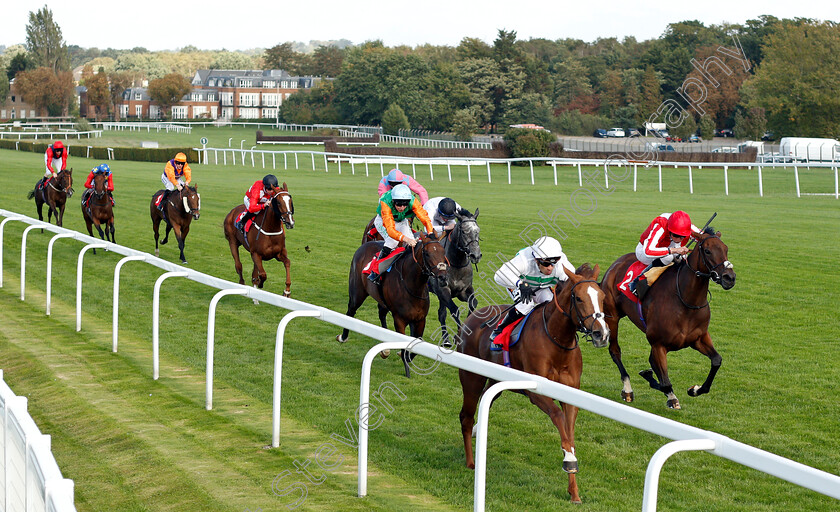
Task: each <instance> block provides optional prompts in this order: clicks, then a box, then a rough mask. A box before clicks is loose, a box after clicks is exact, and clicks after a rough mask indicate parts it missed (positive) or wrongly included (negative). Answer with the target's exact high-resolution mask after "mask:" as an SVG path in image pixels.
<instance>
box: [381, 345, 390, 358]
mask: <svg viewBox="0 0 840 512" xmlns="http://www.w3.org/2000/svg"><path fill="white" fill-rule="evenodd" d="M390 355H391V349H389V348H386V349H385V350H383V351H382V352H380V353H379V356H380V357H381V358H382V359H388V356H390Z"/></svg>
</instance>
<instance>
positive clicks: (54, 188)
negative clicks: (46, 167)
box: [49, 171, 67, 194]
mask: <svg viewBox="0 0 840 512" xmlns="http://www.w3.org/2000/svg"><path fill="white" fill-rule="evenodd" d="M59 176H61V178H59ZM64 176H65V174H64V171H59V172H58V174H56V175H55V179H54V180H50V181H49V186H50V187H51V188H52V189H53V190H55V191H56V192H64V193H65V194H66V193H67V187H65V186H64V185H63V183H64ZM53 181H58V182H59V184H62V185H61V188H56V186H55V185H53Z"/></svg>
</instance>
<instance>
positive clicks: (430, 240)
mask: <svg viewBox="0 0 840 512" xmlns="http://www.w3.org/2000/svg"><path fill="white" fill-rule="evenodd" d="M382 246H383V242H368V243H366V244H364V245H362V246H361V247H359V248H358V249H356V253H355V254H354V255H353V261H352V262H351V263H350V277H349V296H350V297H349V300H348V302H347V316H355V315H356V311H358V309H359V308H360V307H361V306H362V303H364V301H365V299H366V298H368V296H370V297H373V299H374V300H375V301H376V302H377V305H378V307H379V322H380V324H381V325H382V327H384V328H386V329H387V328H388V325H387V323H386V319H387V316H388V312H389V311H390V312H391V315H392V316H393V317H394V330H395V331H397V332H398V333H400V334H405V328H406V326H407V327H408V328H409V332H410V333H411V336H413V337H416V338H421V337H422V336H423V332H424V330H425V328H426V315H428V313H429V303H430V301H429V287H428V282H429V280H430V279H435V280H437V281H438V283H440V284H442V285H446V270H447V264H446V256H445V251H444V249H443V246H442V245H441V244H440V241H439V240H438V239H437V238H436V236H435V235H434V234H432V235H422V237H421V238H420V239H419V240H418V241H417V244H416V245H415V246H414V247H413V248H411V247H408V248H406V250H405V254H402V255H400V256H398V257H397V258H396V260H394V262H393V264H392V268H391V270H390V271H388V272H385V269H384V268H383V269H381V270H382V271H383V272H382V274H381V275H382V277H381V280H382V284H381V285H376V284H374V283H372V282H371V281H370V280H369V279H368V276H367V275H365V274H362V270H363V269H364V268H365V266H366V265H367V264H368V262H369V261H370V260H371V259H372V258H373V256H374V255H375V254H377V253H378V252H379V251H380V249H382ZM349 333H350V331H349V330H347V329H344V330H343V331H342V332H341V334H339V335H338V336H336V337H335V338H336V340H338V341H339V342H341V343H344V342H346V341H347V337H348V335H349ZM386 354H387V353H383V357H387V355H386ZM402 359H403V364H404V365H405V376H406V377H409V376H410V375H411V372H410V370H409V364H408V363H409V362H411V356H410V355H409V353H407V352H402Z"/></svg>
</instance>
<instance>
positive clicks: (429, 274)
mask: <svg viewBox="0 0 840 512" xmlns="http://www.w3.org/2000/svg"><path fill="white" fill-rule="evenodd" d="M428 244H440V240H432V241H430V242H424V241H422V240H421V241H420V242H419V243H418V244H417V245H419V246H420V252H421V254H422V255H423V257H422V259H423V262H422V263H420V262H419V261H417V255H416V254H415V252H414V251H415V248H413V247H412V248H411V259H413V260H414V263H416V264H417V266H419V267H420V273H421V275H423V276H426V279H427V280H428V278H430V277H434V273H433V272H432V271H431V270H429V268H428V266H429V265H428V263H427V262H426V251H425V247H426V245H428ZM441 247H443V245H442V244H441ZM395 270H396V271H397V273H398V274H399V275H400V281H401V282H402V283H403V289H404V290H405V291H406V293H408V294H409V295H410V296H412V297H414V298H415V299H420V300H429V289H428V288H426V296H425V297H420V296H418V295H414V294H413V293H411V290H409V289H408V287H407V286H406V284H405V278H404V277H403V274H402V268H400V267H397V268H396V269H395Z"/></svg>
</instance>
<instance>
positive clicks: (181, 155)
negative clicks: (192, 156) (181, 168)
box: [175, 153, 187, 163]
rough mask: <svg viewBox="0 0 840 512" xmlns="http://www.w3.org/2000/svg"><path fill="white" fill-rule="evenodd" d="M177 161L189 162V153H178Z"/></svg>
mask: <svg viewBox="0 0 840 512" xmlns="http://www.w3.org/2000/svg"><path fill="white" fill-rule="evenodd" d="M175 161H176V162H184V163H186V162H187V155H185V154H183V153H178V154H177V155H175Z"/></svg>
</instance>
